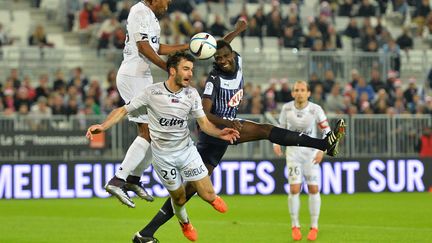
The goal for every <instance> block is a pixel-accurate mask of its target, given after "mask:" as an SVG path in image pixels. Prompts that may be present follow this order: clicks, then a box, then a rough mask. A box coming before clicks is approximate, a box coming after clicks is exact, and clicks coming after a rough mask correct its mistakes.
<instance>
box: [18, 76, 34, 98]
mask: <svg viewBox="0 0 432 243" xmlns="http://www.w3.org/2000/svg"><path fill="white" fill-rule="evenodd" d="M21 87H24V88H26V89H27V92H28V98H29V100H30V101H33V100H35V98H36V89H35V88H34V87H33V85H32V82H31V80H30V77H29V76H27V75H26V76H25V77H24V79H23V82H22V85H21Z"/></svg>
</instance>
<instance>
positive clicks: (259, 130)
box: [133, 19, 345, 243]
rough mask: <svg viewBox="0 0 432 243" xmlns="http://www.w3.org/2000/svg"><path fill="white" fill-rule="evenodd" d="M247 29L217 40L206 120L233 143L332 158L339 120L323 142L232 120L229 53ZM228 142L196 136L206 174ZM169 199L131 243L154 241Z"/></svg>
mask: <svg viewBox="0 0 432 243" xmlns="http://www.w3.org/2000/svg"><path fill="white" fill-rule="evenodd" d="M246 28H247V23H246V22H245V21H244V20H243V19H240V20H239V22H238V23H237V24H236V28H235V30H234V31H232V32H230V33H229V34H227V35H226V36H225V37H224V38H223V40H219V41H217V48H216V49H217V50H216V53H215V55H214V58H215V62H214V67H213V70H212V71H211V72H210V74H209V76H208V79H207V82H206V86H205V89H204V92H203V95H202V104H203V108H204V112H205V113H206V115H207V117H208V119H209V120H210V121H211V122H212V123H213V124H215V125H216V126H218V127H219V128H223V127H230V128H235V129H237V130H238V131H239V132H240V138H239V139H238V140H237V142H236V143H243V142H249V141H256V140H262V139H266V140H270V141H271V142H272V143H277V144H281V145H285V146H307V147H313V148H316V149H319V150H322V151H326V152H327V154H328V155H330V156H335V155H336V154H337V153H338V151H337V149H338V144H339V140H340V139H341V138H342V137H343V136H344V134H345V125H344V123H343V120H340V121H339V122H338V123H337V126H336V128H335V129H334V131H330V132H329V133H328V134H327V135H326V137H325V138H324V139H317V138H311V137H309V136H307V135H306V134H302V133H299V132H293V131H289V130H286V129H283V128H279V127H275V126H273V125H270V124H260V123H255V122H252V121H247V120H240V119H236V117H237V110H238V105H239V104H240V102H241V100H242V97H243V85H244V79H243V69H242V58H241V56H240V55H239V54H238V53H237V52H235V51H233V50H232V48H231V45H230V44H229V42H231V41H232V40H233V39H234V38H235V37H236V36H237V35H239V34H240V33H241V32H242V31H244V30H245V29H246ZM228 145H229V144H228V143H227V142H225V141H222V140H220V139H216V138H213V137H210V136H208V135H206V134H204V133H203V132H200V133H199V138H198V143H197V148H198V152H199V153H200V155H201V157H202V158H203V161H204V163H205V165H206V167H207V170H208V172H209V175H211V174H212V172H213V170H214V168H215V167H216V166H217V165H218V164H219V162H220V160H221V159H222V157H223V155H224V154H225V152H226V150H227V148H228ZM185 187H186V196H187V197H186V198H187V200H189V199H190V198H191V197H192V196H193V195H194V194H195V192H196V190H195V189H194V188H193V186H191V185H190V184H189V183H186V185H185ZM172 211H173V210H172V207H171V203H170V201H169V200H167V201H166V202H165V204H164V205H163V206H162V208H161V209H160V210H159V211H158V213H157V214H156V215H155V216H154V217H153V219H152V220H151V221H150V222H149V223H148V224H147V225H146V226H145V227H144V228H143V229H142V230H141V231H139V232H137V234H135V236H134V238H133V242H135V243H142V242H156V241H157V239H156V238H154V233H155V232H156V231H157V229H158V228H159V227H160V226H162V225H163V224H164V223H166V222H167V221H168V220H169V219H170V218H172V217H173V215H174V214H173V213H172Z"/></svg>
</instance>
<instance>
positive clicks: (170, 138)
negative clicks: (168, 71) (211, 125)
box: [125, 82, 205, 151]
mask: <svg viewBox="0 0 432 243" xmlns="http://www.w3.org/2000/svg"><path fill="white" fill-rule="evenodd" d="M142 106H146V107H147V112H148V118H149V130H150V137H151V141H152V142H151V146H152V148H156V149H158V150H164V151H178V150H181V149H183V148H185V147H186V146H187V145H189V144H190V143H192V139H191V138H190V136H189V133H190V131H189V128H188V118H189V115H192V117H193V118H200V117H203V116H205V113H204V111H203V108H202V104H201V97H200V96H199V94H198V91H197V90H196V89H195V88H193V87H187V88H183V89H181V90H180V91H179V92H177V93H173V92H171V91H169V90H168V88H167V87H166V85H165V82H160V83H156V84H152V85H150V86H147V88H146V89H145V91H144V93H143V94H141V95H140V96H138V97H136V98H134V99H132V101H131V102H130V104H128V105H126V106H125V107H126V110H127V111H128V112H129V113H130V115H132V116H133V115H140V114H134V111H136V112H142V109H140V108H141V107H142Z"/></svg>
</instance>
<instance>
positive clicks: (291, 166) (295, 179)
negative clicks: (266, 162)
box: [286, 160, 303, 185]
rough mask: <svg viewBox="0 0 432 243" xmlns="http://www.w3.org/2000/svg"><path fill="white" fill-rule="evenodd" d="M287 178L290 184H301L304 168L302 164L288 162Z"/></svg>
mask: <svg viewBox="0 0 432 243" xmlns="http://www.w3.org/2000/svg"><path fill="white" fill-rule="evenodd" d="M286 165H287V176H288V183H289V184H290V185H291V184H301V183H302V182H303V166H302V163H300V162H298V161H293V160H287V163H286Z"/></svg>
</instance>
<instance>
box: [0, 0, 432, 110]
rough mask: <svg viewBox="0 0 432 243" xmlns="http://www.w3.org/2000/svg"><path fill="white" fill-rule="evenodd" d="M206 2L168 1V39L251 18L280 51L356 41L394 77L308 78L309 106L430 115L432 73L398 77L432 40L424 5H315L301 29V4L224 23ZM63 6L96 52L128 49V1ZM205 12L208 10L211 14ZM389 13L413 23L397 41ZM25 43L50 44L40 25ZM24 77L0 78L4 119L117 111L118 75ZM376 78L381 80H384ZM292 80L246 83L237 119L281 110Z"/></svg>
mask: <svg viewBox="0 0 432 243" xmlns="http://www.w3.org/2000/svg"><path fill="white" fill-rule="evenodd" d="M34 2H35V6H37V5H38V4H40V1H34ZM208 2H211V1H203V0H195V1H192V0H176V1H173V3H172V4H171V5H170V8H169V14H168V15H166V16H164V17H163V18H162V19H161V20H160V23H161V28H162V35H163V36H164V39H165V41H166V42H168V43H169V42H171V43H182V42H184V41H188V39H189V38H190V36H192V35H193V34H194V33H197V32H201V31H207V32H209V33H211V34H213V35H215V36H219V37H220V36H223V35H224V34H225V33H226V31H227V30H228V29H229V28H230V26H231V25H232V24H233V23H235V22H236V20H237V19H238V18H246V19H248V22H249V28H248V31H246V33H245V36H250V37H256V38H259V39H261V40H263V37H269V36H270V37H276V38H277V39H278V40H279V45H280V47H285V48H297V49H308V50H311V51H332V50H335V49H338V48H339V49H340V48H343V45H344V44H346V42H345V43H343V42H342V41H341V39H342V38H343V36H345V38H346V37H348V38H349V39H351V40H352V41H351V42H350V43H352V47H353V48H354V49H357V50H362V51H365V52H378V51H381V52H384V53H392V54H393V55H392V57H393V61H392V66H391V69H392V70H391V71H389V72H388V73H387V74H386V75H382V73H380V70H379V69H378V68H376V67H371V68H368V69H366V70H364V69H360V68H359V69H358V70H356V69H353V70H352V71H351V80H348V81H347V80H336V78H335V76H336V75H335V73H334V72H336V70H332V69H325V70H324V71H323V72H320V73H319V74H318V73H314V72H312V73H310V74H309V75H310V77H309V80H308V81H309V84H310V87H311V100H312V101H313V102H315V103H317V104H319V105H321V106H323V107H324V108H325V109H326V112H328V113H347V114H358V113H359V114H404V113H410V114H417V113H422V114H424V113H426V114H432V96H431V95H430V94H428V92H427V90H429V88H430V83H432V72H431V74H430V75H429V78H428V80H427V81H426V82H423V80H415V79H414V78H410V79H409V80H401V79H400V78H399V76H400V75H399V73H400V71H401V67H400V66H401V62H400V55H401V54H402V53H401V52H403V51H408V50H409V49H412V48H414V44H413V43H414V41H413V38H426V39H427V38H429V36H430V35H431V33H432V12H431V11H430V9H431V8H430V4H431V3H430V1H429V0H417V1H416V0H394V1H371V0H361V1H360V0H357V1H356V0H344V1H338V0H330V1H320V4H319V6H318V11H317V13H318V14H317V16H315V17H310V18H308V19H307V21H306V22H305V21H304V20H302V19H301V18H300V17H299V16H300V11H301V10H302V7H301V6H302V4H304V3H303V2H304V1H294V0H292V1H290V0H280V1H275V0H273V1H257V0H255V1H254V0H249V1H248V2H250V3H262V2H266V3H268V4H270V5H271V9H270V11H268V12H265V11H264V8H263V7H258V8H257V9H256V11H255V12H253V13H249V12H248V9H247V8H246V7H243V8H242V9H241V11H240V12H239V13H238V14H237V15H235V17H233V18H232V19H226V17H227V15H226V13H215V14H212V15H211V16H212V19H210V17H209V16H210V15H208V16H205V17H204V16H202V13H200V12H199V11H197V9H196V8H195V7H196V6H197V5H198V4H206V3H208ZM216 2H224V1H216ZM66 3H67V10H68V11H67V13H66V19H67V22H66V29H67V30H68V31H77V32H79V33H80V36H81V37H82V38H81V41H82V42H83V43H88V42H90V44H91V43H92V42H93V43H94V45H93V46H95V47H96V49H97V50H98V51H99V50H101V49H107V48H117V49H122V48H123V47H124V41H125V39H126V33H125V28H124V26H125V20H126V18H127V16H128V13H129V8H130V6H131V4H132V3H133V1H128V0H126V1H117V0H102V1H98V0H93V1H81V0H69V1H66ZM229 4H230V1H226V6H229ZM211 6H212V5H210V4H208V5H207V8H211ZM210 11H211V10H210ZM386 14H387V15H390V16H391V18H393V19H394V21H396V22H397V21H399V22H400V23H403V21H404V20H405V19H406V17H407V16H408V15H409V16H411V23H410V25H409V26H405V27H401V28H402V29H401V30H402V31H401V35H400V36H397V37H396V36H392V34H391V33H390V31H389V30H388V29H387V28H386V26H385V25H384V24H383V22H382V21H381V20H382V18H384V16H385V15H386ZM375 16H378V17H375ZM338 17H346V18H348V21H347V26H346V27H345V28H344V29H342V30H337V29H336V23H335V21H336V19H337V18H338ZM372 20H373V21H372ZM302 21H303V22H302ZM359 23H361V24H359ZM401 26H402V25H401ZM6 30H7V28H4V27H3V26H2V25H1V24H0V47H1V45H10V44H13V38H12V37H10V36H8V33H7V31H6ZM412 35H414V37H412ZM28 44H29V45H36V46H45V47H52V46H53V45H52V44H51V43H50V42H49V40H47V38H46V33H45V31H44V27H43V25H37V26H36V27H35V29H34V31H32V33H30V34H29V37H28ZM261 45H262V41H261ZM20 71H21V70H19V68H14V69H12V70H11V71H10V74H9V75H8V76H7V77H1V78H0V98H1V100H2V102H0V112H2V113H3V114H4V115H16V114H21V115H25V114H32V113H37V114H46V115H52V114H53V115H55V114H61V115H73V114H101V113H104V114H105V113H108V112H110V111H111V110H112V109H113V108H115V107H118V106H120V105H122V99H121V98H120V97H119V94H118V91H117V90H116V82H115V76H116V75H115V74H116V70H110V71H108V73H107V77H106V80H97V79H89V78H88V77H86V75H85V70H84V71H83V70H82V69H81V68H80V67H77V68H75V69H74V70H72V71H71V74H70V77H66V76H67V75H65V74H64V73H62V72H61V71H58V72H56V73H47V74H43V75H41V76H40V77H39V80H38V81H36V80H31V79H30V77H28V76H22V75H20V73H21V72H20ZM321 73H322V75H321ZM199 75H200V74H198V75H196V78H195V81H196V86H197V87H198V89H200V90H202V88H203V85H204V82H205V79H206V75H205V74H203V75H202V76H199ZM287 75H288V74H287ZM425 75H426V74H425ZM367 77H370V79H369V78H367ZM382 77H385V78H386V79H385V80H382ZM306 78H307V77H305V79H306ZM294 81H295V80H289V81H288V79H287V78H282V79H280V80H276V79H271V80H266V81H264V82H263V84H262V85H254V84H252V83H247V85H246V87H245V92H244V94H245V97H244V101H243V103H242V104H241V106H240V109H241V113H249V114H262V113H263V112H266V111H270V112H278V109H279V108H280V105H281V104H283V103H284V102H287V101H290V100H291V99H292V98H291V95H290V83H293V82H294Z"/></svg>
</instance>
